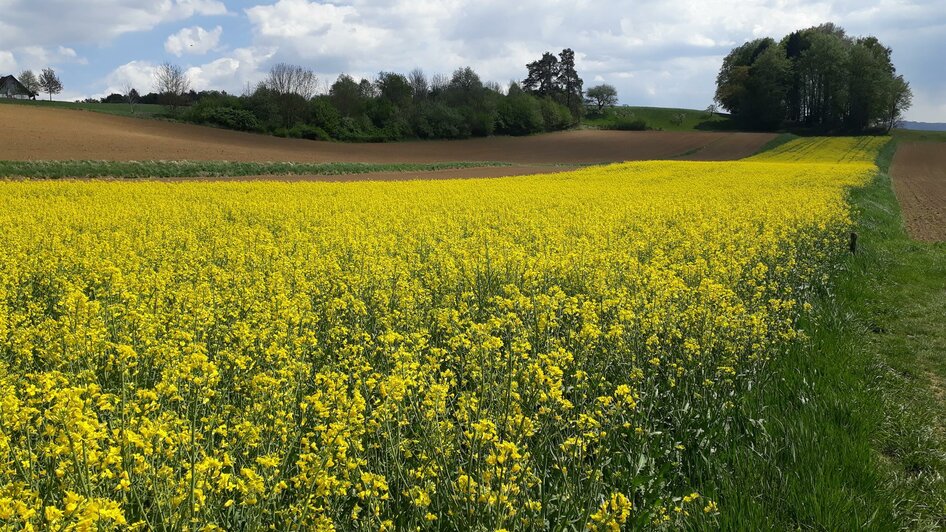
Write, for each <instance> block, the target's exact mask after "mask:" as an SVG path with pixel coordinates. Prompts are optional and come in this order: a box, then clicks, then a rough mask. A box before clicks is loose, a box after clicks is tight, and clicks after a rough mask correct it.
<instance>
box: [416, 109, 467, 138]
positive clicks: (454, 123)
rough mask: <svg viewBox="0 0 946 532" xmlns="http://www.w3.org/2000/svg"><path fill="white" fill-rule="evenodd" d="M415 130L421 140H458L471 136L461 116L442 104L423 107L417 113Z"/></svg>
mask: <svg viewBox="0 0 946 532" xmlns="http://www.w3.org/2000/svg"><path fill="white" fill-rule="evenodd" d="M416 129H417V135H418V136H420V137H421V138H443V139H458V138H467V137H469V136H470V134H471V131H470V126H469V124H467V123H466V121H465V120H464V119H463V115H462V114H461V113H460V112H459V111H457V110H456V109H452V108H450V107H448V106H446V105H444V104H442V103H434V104H430V105H425V106H423V107H422V108H421V110H420V112H419V113H418V117H417V126H416Z"/></svg>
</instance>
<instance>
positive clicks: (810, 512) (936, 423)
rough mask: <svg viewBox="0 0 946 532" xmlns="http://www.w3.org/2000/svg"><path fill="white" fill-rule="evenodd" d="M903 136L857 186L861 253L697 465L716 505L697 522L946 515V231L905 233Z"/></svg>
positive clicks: (791, 522) (811, 524) (792, 526)
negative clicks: (917, 237) (929, 236)
mask: <svg viewBox="0 0 946 532" xmlns="http://www.w3.org/2000/svg"><path fill="white" fill-rule="evenodd" d="M896 143H897V140H896V139H894V140H892V141H891V142H890V143H888V144H887V145H886V147H885V148H884V149H883V150H881V152H880V154H879V156H878V158H877V165H878V167H879V169H880V170H879V171H878V173H877V176H876V178H875V179H874V181H873V182H872V183H870V184H869V185H867V186H865V187H862V188H859V189H856V190H853V191H852V192H851V195H850V201H851V203H852V205H853V207H854V212H855V219H856V227H855V231H856V232H857V234H858V237H859V238H858V248H857V253H856V254H854V255H850V256H849V257H848V259H847V260H846V261H845V262H844V263H843V267H842V269H841V270H839V271H838V272H837V274H836V275H835V276H834V279H832V281H831V282H829V283H827V284H825V285H824V286H823V289H822V293H821V295H820V296H819V297H818V298H817V299H816V301H814V309H813V311H812V312H811V313H810V315H808V316H806V317H805V318H804V319H803V321H802V322H801V323H800V324H799V325H800V328H801V329H802V330H804V331H805V333H806V335H807V337H808V338H807V340H805V341H803V342H797V343H796V344H795V345H794V346H792V347H790V348H789V349H788V350H787V352H786V353H784V355H783V356H781V357H779V358H777V359H775V360H773V361H772V365H771V366H770V367H769V368H768V371H767V375H768V378H767V379H766V380H765V382H762V383H761V385H760V386H758V387H756V388H754V389H753V390H752V393H750V394H748V395H747V396H746V397H745V399H744V400H742V401H741V402H740V403H739V404H737V407H738V408H739V409H740V410H741V411H742V412H743V413H744V415H743V420H744V421H743V423H742V424H741V426H734V427H733V430H732V436H731V438H729V439H727V440H724V441H721V442H720V445H719V448H718V450H717V453H716V454H715V455H714V456H708V457H706V461H705V462H703V466H702V467H697V468H696V470H695V471H694V472H693V477H694V478H695V479H696V480H697V481H698V485H700V488H701V489H700V492H701V493H703V494H704V495H706V496H708V497H710V498H712V499H714V500H718V501H719V507H720V511H721V515H720V517H719V520H718V521H716V520H706V521H705V522H700V521H699V518H698V521H697V523H696V525H695V526H694V527H693V528H694V529H706V530H719V529H722V530H942V529H944V528H946V429H944V427H946V404H944V403H946V397H944V395H943V394H942V392H941V391H939V390H942V383H943V382H946V355H944V352H946V347H944V346H946V326H944V325H943V322H942V316H943V315H944V314H946V291H944V289H943V288H944V283H946V243H940V244H925V243H921V242H916V241H913V240H911V239H910V238H909V237H908V236H907V235H906V233H905V231H904V229H903V222H902V218H901V215H900V208H899V205H898V203H897V200H896V198H895V196H894V194H893V190H892V188H891V181H890V177H889V175H888V170H889V167H890V163H891V160H892V158H893V154H894V151H895V149H896ZM697 463H699V462H698V461H697ZM700 480H702V482H699V481H700Z"/></svg>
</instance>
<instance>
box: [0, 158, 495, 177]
mask: <svg viewBox="0 0 946 532" xmlns="http://www.w3.org/2000/svg"><path fill="white" fill-rule="evenodd" d="M497 166H511V165H510V164H508V163H499V162H446V163H426V164H413V163H411V164H388V163H383V164H377V163H291V162H269V163H256V162H229V161H0V177H8V178H35V179H63V178H90V177H111V178H130V179H135V178H173V177H187V178H192V177H197V178H199V177H208V178H210V177H241V176H255V175H273V176H280V175H286V176H288V175H327V176H333V175H352V174H370V173H374V172H430V171H435V170H456V169H461V168H481V167H497Z"/></svg>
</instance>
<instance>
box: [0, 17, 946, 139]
mask: <svg viewBox="0 0 946 532" xmlns="http://www.w3.org/2000/svg"><path fill="white" fill-rule="evenodd" d="M826 21H833V22H835V23H837V24H839V25H841V26H842V27H844V28H846V29H847V30H848V33H850V34H853V35H866V34H871V35H875V36H877V37H878V38H879V39H880V40H881V41H883V42H884V43H885V44H887V45H888V46H891V47H892V48H893V50H894V62H895V64H896V65H897V67H898V70H899V71H900V72H901V73H903V74H904V76H905V77H906V78H907V80H908V81H910V83H911V85H912V86H913V91H914V94H915V98H914V107H913V109H912V110H911V111H910V112H909V113H908V115H907V117H908V118H909V119H912V120H922V121H940V122H946V68H944V65H946V61H944V59H943V51H944V50H946V0H517V1H510V0H388V1H384V0H335V1H331V2H330V1H316V0H278V1H274V0H83V1H78V0H0V75H2V74H6V73H19V72H20V71H21V70H23V69H25V68H32V69H36V70H38V69H41V68H42V67H44V66H52V67H54V68H55V69H56V70H57V72H59V74H60V77H61V79H62V80H63V83H64V84H65V87H66V90H65V92H64V93H63V94H62V95H61V97H62V99H76V98H80V97H86V96H101V95H104V94H107V93H109V92H113V91H116V90H118V89H119V88H120V87H121V86H122V85H123V84H125V83H131V84H132V85H133V86H135V87H137V88H138V90H139V91H140V92H142V93H144V92H148V91H150V89H151V88H152V85H153V83H152V73H153V69H154V66H155V65H156V64H160V63H161V62H164V61H170V62H173V63H177V64H181V65H184V66H186V67H187V68H188V69H189V73H190V76H191V79H192V82H193V85H194V87H195V88H196V89H197V90H202V89H224V90H227V91H231V92H237V93H239V92H242V90H243V88H244V87H245V86H247V84H255V83H256V82H257V81H259V80H260V79H261V78H262V77H263V76H264V73H265V72H266V71H267V70H268V68H269V67H270V65H272V64H273V63H275V62H280V61H285V62H291V63H298V64H302V65H305V66H308V67H310V68H312V69H313V70H315V71H316V72H317V73H318V74H319V76H320V79H321V80H322V82H323V84H324V87H327V86H328V84H330V83H331V82H332V81H334V79H335V78H336V77H337V76H338V75H339V73H342V72H344V73H349V74H352V75H355V76H366V77H369V76H373V75H375V74H376V73H377V72H378V71H380V70H389V71H397V72H407V71H409V70H411V69H413V68H415V67H421V68H423V69H424V70H425V71H426V72H427V73H428V74H435V73H449V72H451V71H453V70H454V69H456V68H457V67H460V66H465V65H469V66H472V67H474V68H475V69H476V70H477V72H479V73H480V75H481V76H482V77H483V78H484V79H487V80H494V81H499V82H503V83H505V82H508V81H509V80H514V79H521V78H522V77H524V75H525V64H526V63H527V62H529V61H531V60H533V59H535V58H537V57H538V56H540V55H541V53H542V52H543V51H546V50H550V51H556V52H557V51H559V50H561V49H562V48H565V47H570V48H572V49H574V50H575V52H576V55H577V61H578V71H579V74H581V75H582V77H583V78H584V79H585V83H586V87H587V86H590V85H593V84H595V83H598V82H607V83H611V84H613V85H615V86H616V87H617V88H618V93H619V95H620V98H621V101H622V103H626V104H630V105H654V106H673V107H689V108H704V107H706V106H707V105H708V104H709V103H710V102H711V100H712V96H713V91H714V79H715V75H716V72H717V71H718V69H719V65H720V62H721V60H722V57H723V56H724V55H725V54H726V53H727V52H728V51H729V50H730V49H731V48H732V47H733V46H735V45H737V44H741V43H742V42H744V41H746V40H748V39H751V38H755V37H759V36H774V37H777V38H780V37H781V36H783V35H785V34H786V33H788V32H790V31H792V30H794V29H799V28H804V27H808V26H812V25H816V24H819V23H822V22H826Z"/></svg>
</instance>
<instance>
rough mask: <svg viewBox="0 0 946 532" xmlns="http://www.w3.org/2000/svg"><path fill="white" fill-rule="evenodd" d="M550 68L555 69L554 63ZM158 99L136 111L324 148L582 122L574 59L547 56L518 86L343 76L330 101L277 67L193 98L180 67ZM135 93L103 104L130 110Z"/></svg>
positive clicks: (473, 77) (308, 76)
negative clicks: (155, 109) (154, 110)
mask: <svg viewBox="0 0 946 532" xmlns="http://www.w3.org/2000/svg"><path fill="white" fill-rule="evenodd" d="M549 58H551V59H549ZM155 81H156V83H155V92H154V93H150V94H146V95H144V96H141V95H138V93H137V92H134V95H133V96H134V99H135V101H137V103H141V104H148V103H162V104H164V105H167V106H168V108H169V111H170V112H171V113H172V114H175V115H177V116H179V117H180V118H182V119H184V120H188V121H191V122H195V123H200V124H208V125H214V126H218V127H223V128H228V129H237V130H243V131H257V132H266V133H272V134H275V135H278V136H289V137H297V138H308V139H320V140H329V139H335V140H346V141H387V140H399V139H405V138H422V139H433V138H441V139H459V138H468V137H473V136H488V135H492V134H508V135H528V134H531V133H537V132H542V131H555V130H561V129H566V128H569V127H572V126H573V125H575V124H577V123H578V121H579V120H580V118H581V115H582V114H583V96H584V94H583V90H582V86H583V82H582V80H581V78H580V77H579V76H578V73H577V71H576V70H575V56H574V52H572V51H571V50H567V49H566V50H563V51H562V53H561V54H560V55H559V57H556V56H554V55H552V54H550V53H546V54H545V55H544V56H543V58H542V59H541V60H539V61H536V62H534V63H531V64H529V65H528V76H527V77H526V79H525V80H524V81H523V82H522V84H521V85H520V84H519V83H515V82H513V83H510V85H509V86H508V87H506V88H504V87H501V86H500V85H499V84H498V83H493V82H484V81H483V80H482V79H481V78H480V76H479V75H478V74H477V73H476V72H475V71H474V70H473V69H472V68H469V67H464V68H459V69H457V70H456V71H455V72H453V74H452V75H451V76H442V75H435V76H432V77H428V76H427V75H425V74H424V72H423V71H421V70H419V69H415V70H414V71H413V72H410V73H409V74H407V75H404V74H399V73H395V72H380V73H379V74H378V75H377V77H376V78H375V79H374V80H368V79H360V80H356V79H355V78H353V77H351V76H349V75H346V74H342V75H340V76H339V77H338V79H336V80H335V82H334V83H333V84H332V85H331V87H330V88H329V90H328V93H327V94H321V95H317V94H316V88H317V87H318V79H317V78H316V76H315V74H314V73H313V72H312V71H311V70H308V69H306V68H304V67H300V66H297V65H289V64H283V63H281V64H277V65H275V66H273V67H272V69H271V70H270V72H269V75H268V76H267V78H266V79H265V80H264V81H263V82H261V83H260V84H259V85H257V86H256V87H255V88H253V89H251V90H247V91H246V92H245V93H244V94H243V95H240V96H235V95H230V94H227V93H225V92H217V91H203V92H199V93H198V92H194V91H193V90H190V87H189V85H188V84H187V83H186V75H185V73H184V72H183V71H182V70H181V69H180V68H179V67H175V66H174V65H163V66H162V67H161V68H159V69H158V74H157V76H156V80H155ZM130 96H131V90H125V94H117V93H116V94H111V95H109V96H107V97H106V98H103V99H102V101H103V102H107V103H118V102H129V101H130V100H129V98H130Z"/></svg>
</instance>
